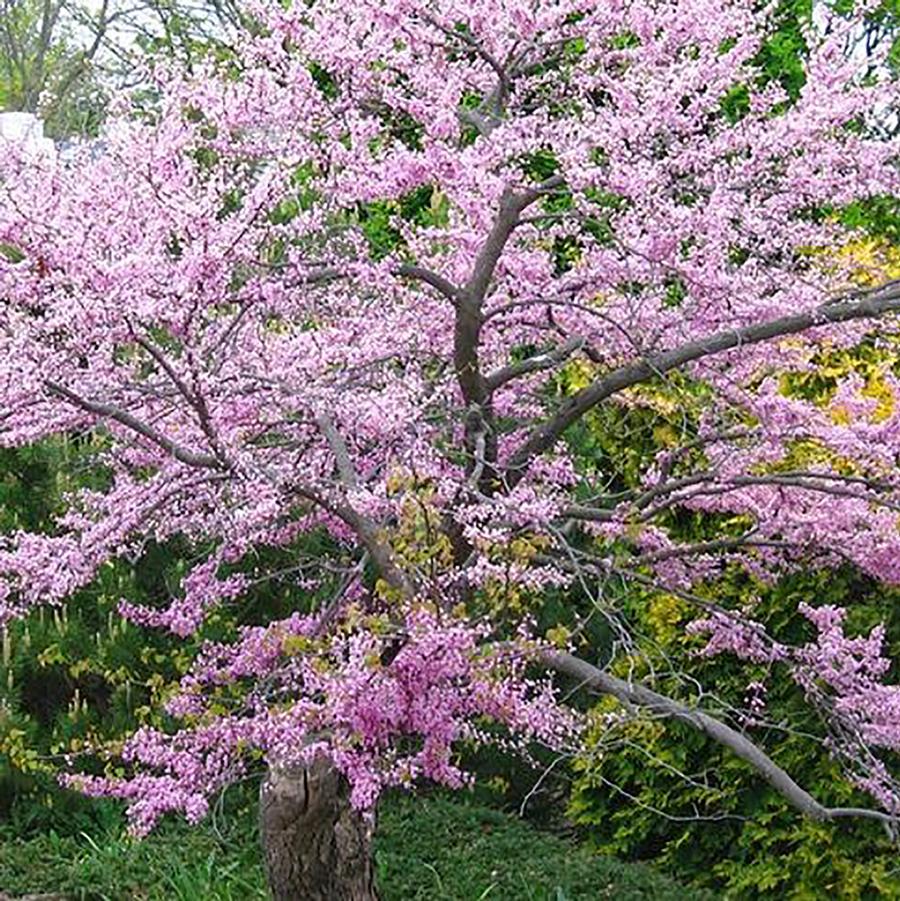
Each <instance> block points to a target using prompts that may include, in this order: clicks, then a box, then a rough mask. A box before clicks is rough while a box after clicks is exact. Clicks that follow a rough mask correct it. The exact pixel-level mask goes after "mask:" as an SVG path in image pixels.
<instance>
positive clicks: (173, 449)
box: [44, 381, 224, 469]
mask: <svg viewBox="0 0 900 901" xmlns="http://www.w3.org/2000/svg"><path fill="white" fill-rule="evenodd" d="M44 387H45V388H46V389H47V391H48V392H50V394H54V395H56V396H57V397H61V398H62V399H63V400H66V401H68V402H69V403H70V404H72V405H73V406H76V407H79V408H80V409H82V410H84V411H85V412H87V413H92V414H93V415H94V416H99V417H101V418H102V419H112V420H115V421H116V422H118V423H119V424H120V425H123V426H125V427H126V428H128V429H131V430H132V431H133V432H137V434H138V435H142V436H143V437H144V438H146V439H148V440H149V441H152V442H153V443H154V444H155V445H157V447H161V448H162V449H163V450H164V451H166V453H168V454H169V455H170V456H172V457H174V458H175V459H176V460H178V461H179V462H180V463H184V464H185V465H187V466H195V467H197V468H198V469H223V468H224V467H223V464H222V462H221V461H220V460H219V459H218V458H217V457H214V456H212V455H211V454H198V453H195V452H194V451H192V450H188V449H187V448H185V447H182V446H181V445H180V444H177V443H176V442H174V441H173V440H172V439H171V438H168V437H166V436H165V435H163V433H162V432H160V431H158V430H157V429H155V428H154V427H153V426H152V425H149V424H148V423H146V422H141V420H139V419H137V418H136V417H134V416H132V415H131V414H130V413H128V412H127V411H126V410H122V409H120V408H119V407H116V406H115V405H113V404H107V403H101V402H100V401H94V400H88V399H87V398H85V397H81V396H80V395H78V394H76V393H75V392H74V391H70V390H69V389H68V388H66V387H64V386H63V385H59V384H57V383H56V382H51V381H45V382H44Z"/></svg>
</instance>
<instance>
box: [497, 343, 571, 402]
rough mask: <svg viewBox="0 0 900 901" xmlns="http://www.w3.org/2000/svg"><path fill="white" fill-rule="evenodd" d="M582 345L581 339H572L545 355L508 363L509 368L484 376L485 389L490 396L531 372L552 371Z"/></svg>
mask: <svg viewBox="0 0 900 901" xmlns="http://www.w3.org/2000/svg"><path fill="white" fill-rule="evenodd" d="M584 344H585V342H584V339H583V338H572V339H571V340H570V341H567V342H566V343H565V344H563V345H561V346H559V347H557V348H555V349H554V350H551V351H548V352H547V353H543V354H539V355H538V356H535V357H529V358H528V359H527V360H520V361H519V362H518V363H510V365H509V366H504V367H503V368H502V369H498V370H496V371H495V372H492V373H491V374H490V375H489V376H486V377H485V380H484V384H485V388H486V390H487V392H488V393H489V394H491V393H493V392H494V391H496V390H497V389H498V388H500V387H502V386H503V385H505V384H506V383H507V382H511V381H513V379H517V378H519V377H520V376H523V375H528V374H529V373H531V372H541V371H543V370H545V369H554V368H555V367H556V366H559V365H560V363H564V362H565V361H566V360H568V359H569V357H571V356H572V354H574V353H577V352H578V351H579V350H581V348H582V347H584Z"/></svg>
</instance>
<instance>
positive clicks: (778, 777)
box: [540, 651, 900, 839]
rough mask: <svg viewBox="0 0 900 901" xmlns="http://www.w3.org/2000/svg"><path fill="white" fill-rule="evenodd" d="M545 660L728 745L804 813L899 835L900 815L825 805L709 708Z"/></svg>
mask: <svg viewBox="0 0 900 901" xmlns="http://www.w3.org/2000/svg"><path fill="white" fill-rule="evenodd" d="M540 660H541V662H542V663H543V664H544V665H545V666H547V667H549V668H550V669H552V670H554V671H555V672H558V673H560V674H561V675H564V676H568V677H570V678H572V679H575V680H576V681H577V682H578V684H579V685H580V686H582V687H584V688H588V689H591V690H592V691H597V692H599V693H601V694H605V695H610V696H612V697H614V698H616V699H617V700H619V701H621V702H622V703H623V704H625V705H629V706H634V707H643V708H645V709H647V710H649V711H651V712H653V713H655V714H658V715H660V716H664V717H668V718H671V719H675V720H678V721H679V722H682V723H687V725H689V726H692V727H693V728H694V729H697V730H698V731H700V732H702V733H703V734H704V735H708V736H709V737H710V738H711V739H713V740H714V741H716V742H718V743H719V744H720V745H723V746H724V747H726V748H728V749H729V750H730V751H732V752H733V753H734V754H736V755H737V756H738V757H740V758H741V759H742V760H745V761H747V763H749V764H750V766H752V767H753V769H754V770H756V772H757V773H759V774H760V775H761V776H762V777H763V778H764V779H765V780H766V782H768V783H769V784H770V785H771V786H772V788H774V789H775V791H777V792H778V793H779V794H780V795H781V796H782V797H783V798H785V800H787V801H788V802H789V803H790V804H791V805H792V806H793V807H795V808H796V809H797V810H799V811H800V813H802V814H803V815H804V816H808V817H810V818H811V819H814V820H837V819H842V818H846V817H863V818H866V819H872V820H878V821H879V822H880V823H883V824H884V826H885V828H886V830H887V834H888V836H889V837H890V838H892V839H893V838H895V837H896V835H897V827H898V825H900V819H898V818H897V817H896V816H894V815H892V814H889V813H885V812H884V811H881V810H870V809H867V808H864V807H825V806H824V805H823V804H820V803H819V802H818V801H817V800H816V799H815V798H814V797H813V796H812V795H811V794H810V793H809V792H808V791H806V790H805V789H804V788H801V786H799V785H798V784H797V783H796V782H795V781H794V780H793V779H792V778H791V776H790V775H789V774H788V773H787V772H785V771H784V770H783V769H782V768H781V767H779V766H778V765H777V764H776V763H775V762H774V761H773V760H772V758H771V757H769V755H768V754H766V753H765V752H763V751H762V750H761V749H760V748H759V747H758V746H757V745H755V744H754V743H753V742H752V741H750V739H749V738H747V737H746V736H745V735H744V734H743V733H741V732H738V731H736V730H735V729H732V728H731V726H729V725H727V724H726V723H723V722H722V721H721V720H718V719H715V718H714V717H712V716H710V715H709V714H708V713H704V712H703V711H702V710H698V709H696V708H693V707H688V706H687V705H686V704H682V703H681V702H680V701H676V700H673V699H672V698H668V697H666V696H665V695H661V694H659V693H658V692H656V691H653V690H652V689H650V688H647V687H646V686H643V685H639V684H636V683H634V682H626V681H625V680H624V679H619V678H618V677H616V676H613V675H611V674H610V673H607V672H604V671H603V670H601V669H598V668H597V667H596V666H593V665H592V664H590V663H588V662H587V661H585V660H581V659H579V658H578V657H575V656H573V655H572V654H568V653H565V652H563V651H545V652H543V653H542V654H541V657H540Z"/></svg>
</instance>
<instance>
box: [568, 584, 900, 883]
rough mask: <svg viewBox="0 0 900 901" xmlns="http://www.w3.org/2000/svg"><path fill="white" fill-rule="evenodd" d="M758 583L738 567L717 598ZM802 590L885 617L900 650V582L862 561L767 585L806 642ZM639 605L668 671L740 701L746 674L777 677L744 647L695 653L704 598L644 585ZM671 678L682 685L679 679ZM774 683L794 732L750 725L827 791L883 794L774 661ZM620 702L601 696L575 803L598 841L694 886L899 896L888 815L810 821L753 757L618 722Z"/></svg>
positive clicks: (856, 617)
mask: <svg viewBox="0 0 900 901" xmlns="http://www.w3.org/2000/svg"><path fill="white" fill-rule="evenodd" d="M760 588H761V586H758V585H751V584H748V583H746V582H743V583H742V580H741V579H740V578H738V577H735V578H733V579H731V580H728V579H726V580H724V581H723V582H722V583H721V584H718V585H716V586H715V589H714V591H713V596H714V597H715V598H716V599H717V600H719V601H720V602H721V601H722V599H723V598H730V599H731V604H730V606H734V605H735V604H736V603H739V600H740V599H741V597H742V596H743V595H744V594H745V593H748V592H749V591H750V590H751V589H752V590H753V591H759V590H760ZM800 600H806V601H808V602H812V603H814V604H826V603H832V604H838V605H845V606H849V607H850V615H849V625H850V628H851V629H852V630H857V631H868V629H869V628H871V626H872V625H873V624H874V623H875V622H877V621H879V620H885V621H886V622H887V625H888V634H889V639H890V640H891V643H892V646H893V651H894V655H895V656H896V654H897V652H898V651H900V606H898V604H897V600H898V599H897V593H896V592H893V593H885V591H884V589H876V588H875V586H873V585H871V584H867V583H866V582H864V581H862V580H860V579H859V577H858V576H856V575H855V574H854V573H852V572H850V571H843V572H837V573H835V572H828V573H805V574H798V575H795V576H791V577H789V578H786V579H784V580H783V581H782V582H781V583H780V584H779V585H777V586H775V587H773V588H770V589H768V590H765V589H763V590H762V591H761V605H760V607H759V608H758V609H757V611H756V614H757V615H758V616H759V618H760V619H761V620H762V621H765V622H767V623H769V624H770V625H771V627H772V629H773V630H774V631H775V632H776V634H777V635H779V636H780V637H781V638H783V639H787V640H789V641H794V642H798V641H799V642H802V641H803V640H804V637H806V638H810V637H812V636H811V633H812V629H811V627H810V626H809V624H808V623H807V622H806V621H805V620H804V619H803V618H802V617H801V616H799V615H798V614H796V612H793V611H796V606H797V603H798V601H800ZM627 612H628V615H629V617H630V618H631V619H632V621H633V622H635V623H636V624H638V626H639V628H640V629H641V630H642V631H643V632H644V633H645V634H646V635H647V637H648V646H649V645H651V644H655V646H656V651H655V659H654V652H653V651H648V655H649V657H650V660H652V661H653V662H654V663H655V665H656V667H658V668H659V671H660V672H665V667H666V666H672V667H673V668H675V669H682V670H683V671H684V672H686V673H687V674H688V675H689V676H692V677H695V678H696V679H697V680H698V681H699V683H700V684H701V685H703V686H705V688H706V689H707V690H708V691H712V692H714V695H715V699H717V701H719V702H724V703H725V704H729V703H730V704H733V705H735V706H737V705H740V704H741V702H742V699H743V695H744V693H745V690H746V686H747V684H748V682H750V681H751V680H753V679H756V678H761V677H764V676H765V675H766V673H765V671H764V669H763V668H762V667H753V666H748V665H747V664H744V663H740V662H738V661H736V660H735V659H734V658H730V657H721V658H715V659H706V658H697V657H696V656H692V654H691V651H692V650H695V649H696V648H697V647H698V645H699V644H700V643H698V642H697V641H696V640H693V639H690V638H687V637H685V635H684V630H683V626H684V624H685V622H686V621H688V620H689V619H691V618H692V617H693V616H694V615H695V610H694V609H693V608H691V607H690V606H688V605H687V604H685V603H683V602H681V601H679V600H678V599H677V598H674V597H673V596H669V595H656V596H651V595H643V596H642V595H641V593H640V592H637V593H633V594H632V595H631V597H630V599H629V602H628V604H627ZM638 665H639V666H640V665H641V664H640V663H639V664H638ZM644 665H647V664H646V663H645V664H644ZM662 682H663V687H664V689H665V690H667V691H670V692H678V691H679V689H678V687H677V686H676V685H675V684H674V682H673V681H672V680H668V681H667V680H665V679H663V680H662ZM767 683H768V685H769V692H768V697H767V702H768V707H767V711H766V720H767V721H769V722H771V723H776V724H781V723H785V724H787V723H789V724H791V727H792V730H791V731H786V730H782V729H779V728H773V727H768V728H753V727H751V728H750V730H749V735H750V737H751V738H753V739H754V740H755V741H756V742H757V743H759V744H760V745H762V746H763V747H764V748H765V750H766V751H767V752H768V753H769V754H770V755H771V756H772V757H773V759H774V760H775V762H776V763H778V764H779V765H780V766H782V767H783V768H784V769H786V770H787V771H788V772H789V773H790V774H791V775H792V776H793V777H794V778H795V779H796V780H797V782H798V783H799V784H800V785H801V786H803V787H804V788H806V789H807V790H808V791H810V792H811V793H812V794H813V795H814V796H815V797H816V798H817V799H818V800H820V801H821V802H822V803H824V804H827V805H830V806H871V805H872V801H871V799H869V798H867V797H866V796H864V795H862V794H861V793H859V792H857V791H855V790H854V789H853V788H852V787H850V786H849V785H848V783H847V781H846V779H845V778H844V777H843V775H842V773H841V771H840V768H839V766H838V765H837V764H836V763H835V762H834V761H833V760H831V759H830V758H829V756H828V754H827V753H826V752H825V750H824V749H823V748H822V746H821V745H820V744H819V743H818V742H816V741H815V740H813V739H811V738H810V737H808V736H809V735H822V728H821V724H820V723H818V721H817V718H816V716H815V714H813V713H812V712H811V711H810V710H809V709H808V706H807V705H806V704H805V702H804V700H803V698H802V696H801V693H800V691H799V690H798V689H797V688H796V687H795V686H794V685H793V683H792V682H791V680H790V678H789V677H788V676H787V675H786V674H785V673H783V672H778V671H777V670H776V671H775V672H774V673H772V674H770V675H769V678H768V679H767ZM706 703H707V704H708V705H709V704H710V702H709V701H707V702H706ZM712 703H713V704H714V703H715V701H713V702H712ZM616 709H617V707H616V705H615V704H614V703H612V702H603V703H601V704H600V705H599V706H598V707H597V708H596V709H595V711H594V715H595V717H596V719H595V725H594V726H593V727H592V747H593V752H589V753H588V754H586V755H585V756H583V757H582V758H581V759H580V760H579V761H578V762H577V763H576V765H575V781H574V785H573V791H572V796H571V802H570V815H571V816H572V818H573V820H574V821H575V822H576V823H577V824H579V825H580V826H581V827H582V829H583V831H584V834H585V836H586V837H587V838H588V839H589V841H591V842H592V843H593V845H594V846H595V847H596V848H597V849H598V850H600V851H602V852H603V853H606V854H613V855H616V856H618V857H621V858H623V859H627V860H644V859H646V860H653V861H654V863H655V864H656V865H658V866H661V867H663V868H665V869H667V870H668V871H669V872H672V873H677V874H678V877H679V878H681V879H683V880H685V881H691V882H692V883H693V884H694V885H697V886H705V887H709V888H712V889H716V890H719V891H722V892H724V893H725V894H726V896H729V897H735V898H741V899H745V898H746V899H752V898H778V899H781V898H795V899H815V898H824V897H829V896H830V897H834V898H841V899H848V901H850V899H865V898H872V897H882V898H900V866H898V862H897V861H898V859H897V847H896V844H894V843H893V842H892V841H891V840H890V839H889V838H888V837H887V836H886V834H885V832H884V830H883V829H882V827H881V826H880V825H878V824H876V823H874V822H871V821H868V822H867V821H863V820H859V819H855V820H840V821H837V822H835V823H817V822H813V821H811V820H808V819H804V818H802V817H801V815H800V814H799V813H798V812H797V811H795V810H794V809H793V808H791V807H789V806H788V804H787V802H786V801H785V800H784V799H783V798H781V797H780V796H779V795H778V794H777V793H776V792H775V791H774V790H773V789H772V788H771V787H770V786H769V785H768V783H766V782H765V781H764V780H763V779H762V778H761V777H760V776H758V775H757V774H756V773H755V772H754V771H753V770H751V768H750V767H749V765H748V764H745V763H744V762H743V761H741V760H740V759H738V758H737V757H735V756H734V755H733V754H731V753H730V752H729V751H727V750H725V749H723V748H722V747H721V746H719V745H717V744H715V743H714V742H712V741H711V740H709V739H707V738H705V737H704V736H703V735H701V734H700V733H698V732H697V731H696V730H694V729H692V728H690V727H689V726H686V725H683V724H679V723H675V722H670V721H665V722H663V721H660V720H658V719H652V718H649V717H647V718H638V719H633V720H628V721H625V722H623V723H621V724H618V725H611V720H609V719H607V718H606V717H605V714H609V713H612V712H614V711H615V710H616Z"/></svg>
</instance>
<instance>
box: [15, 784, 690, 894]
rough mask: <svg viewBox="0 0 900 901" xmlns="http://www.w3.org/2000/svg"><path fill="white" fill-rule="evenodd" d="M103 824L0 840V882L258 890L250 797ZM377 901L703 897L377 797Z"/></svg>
mask: <svg viewBox="0 0 900 901" xmlns="http://www.w3.org/2000/svg"><path fill="white" fill-rule="evenodd" d="M120 828H121V826H119V828H116V827H114V826H113V825H112V824H110V825H109V826H108V827H107V828H106V829H95V830H94V831H93V832H89V833H82V834H81V835H71V836H60V835H59V834H57V833H55V832H51V833H48V834H44V835H41V836H37V837H34V838H32V839H29V840H22V839H20V838H18V837H16V836H14V835H10V834H9V833H8V831H7V834H6V835H2V836H0V837H2V838H4V839H5V841H3V842H2V843H0V885H2V886H3V888H4V889H5V890H6V891H8V892H11V893H12V894H17V893H24V892H37V891H53V892H65V893H66V894H67V895H70V896H71V897H72V898H73V899H95V901H107V899H108V901H130V899H133V901H138V899H140V901H162V899H165V901H176V899H178V901H198V899H204V901H232V899H234V901H236V899H241V901H250V899H253V898H259V899H264V898H266V897H267V896H266V893H265V889H264V880H263V873H262V867H261V863H260V853H259V842H258V836H257V833H256V822H255V818H254V812H253V805H252V803H251V799H250V793H249V792H245V793H243V795H241V793H240V792H237V793H235V797H234V798H233V799H232V803H230V804H228V805H226V810H225V811H224V812H221V811H220V812H219V813H218V815H217V816H216V817H215V818H214V819H213V820H212V821H211V822H210V823H206V824H204V825H201V826H200V827H197V828H195V829H190V828H188V827H186V826H184V825H183V824H180V823H178V824H175V823H170V824H167V825H166V826H164V827H163V828H162V829H161V830H160V831H159V832H157V833H154V834H153V835H151V836H150V837H149V838H147V839H145V840H144V841H142V842H134V841H131V840H128V839H127V838H123V837H122V835H121V832H120V831H119V830H120ZM375 860H376V871H377V872H376V876H377V881H378V885H379V890H380V892H381V896H382V898H383V901H416V899H421V901H476V899H490V901H599V899H602V898H615V899H618V901H637V899H660V901H679V899H684V901H688V899H698V901H699V899H701V898H703V897H704V896H703V895H698V894H697V893H695V892H693V891H687V890H685V889H684V888H683V887H681V886H679V885H677V884H676V883H674V882H672V881H671V880H670V879H669V878H667V877H665V876H663V875H661V874H659V873H656V872H654V871H653V870H651V869H649V868H648V867H645V866H642V865H638V864H623V863H620V862H618V861H615V860H610V859H608V858H604V857H600V856H597V855H595V854H592V853H591V852H590V851H589V850H587V849H586V848H578V847H576V846H574V845H572V844H571V843H570V842H567V841H565V840H563V839H561V838H557V837H555V836H552V835H547V834H545V833H541V832H538V831H536V830H534V829H532V828H530V827H529V826H527V825H526V824H524V823H522V822H520V821H517V820H515V819H514V818H512V817H510V816H506V815H504V814H500V813H497V812H496V811H493V810H489V809H487V808H483V807H478V806H474V805H469V804H467V803H464V802H461V801H460V800H454V801H451V800H447V799H445V798H443V797H434V798H421V799H420V798H409V797H389V798H387V799H386V801H385V802H384V803H383V804H382V809H381V813H380V816H379V825H378V830H377V836H376V856H375Z"/></svg>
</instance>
